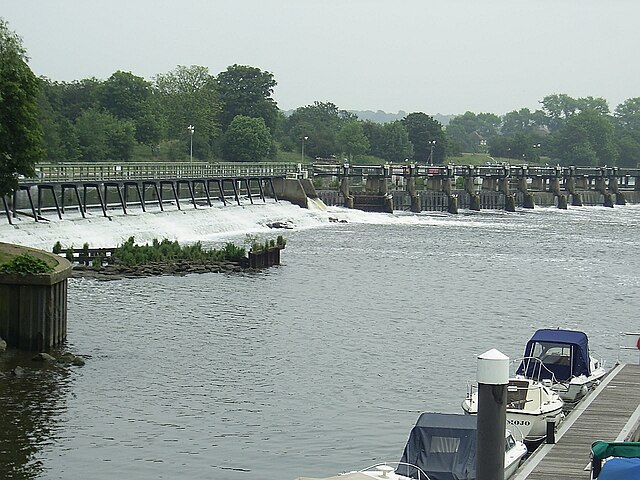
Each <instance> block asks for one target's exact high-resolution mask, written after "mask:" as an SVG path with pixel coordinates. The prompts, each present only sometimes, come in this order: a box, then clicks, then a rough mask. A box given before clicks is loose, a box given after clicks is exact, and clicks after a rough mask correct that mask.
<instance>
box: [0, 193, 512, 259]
mask: <svg viewBox="0 0 640 480" xmlns="http://www.w3.org/2000/svg"><path fill="white" fill-rule="evenodd" d="M171 208H175V207H167V208H166V210H165V211H164V212H162V211H160V210H157V209H156V210H154V209H153V207H151V208H150V209H148V211H147V212H146V213H145V212H143V211H142V210H140V209H135V208H129V209H128V213H127V214H126V215H125V214H124V213H122V211H121V210H118V209H112V210H109V211H108V212H107V213H108V217H104V216H103V215H102V212H101V211H100V210H94V211H92V212H89V213H87V218H82V216H81V215H80V214H79V213H78V212H77V211H70V212H68V213H66V214H64V215H63V217H62V220H60V219H59V218H58V217H57V216H56V215H55V213H53V212H48V213H47V214H46V215H45V217H46V220H45V221H40V222H35V221H34V220H33V219H32V218H30V217H27V216H19V217H18V218H15V219H13V223H14V224H13V225H10V224H9V223H8V222H7V221H6V217H4V218H3V217H0V241H1V242H6V243H15V244H19V245H25V246H29V247H34V248H40V249H43V250H50V249H51V248H52V247H53V245H54V244H55V243H56V242H57V241H60V242H61V243H62V244H63V246H65V247H68V246H74V247H76V248H77V247H80V246H82V245H83V244H84V243H85V242H86V243H89V245H90V246H91V247H93V248H100V247H114V246H116V245H119V244H121V243H122V242H123V241H125V240H126V239H127V238H129V237H131V236H134V237H135V240H136V243H139V244H143V243H146V242H151V241H152V240H153V239H155V238H157V239H162V238H168V239H171V240H178V241H180V242H183V243H192V242H196V241H201V242H210V243H216V242H222V241H227V240H229V239H236V238H238V237H239V236H241V235H244V234H256V235H258V236H265V235H269V234H273V233H275V232H280V233H282V231H281V230H278V229H272V228H270V227H269V226H268V225H269V224H271V223H276V222H281V223H286V224H287V225H289V226H290V227H292V228H293V229H296V230H304V229H308V228H318V227H323V226H328V225H329V224H332V223H336V222H340V223H358V224H372V225H443V226H446V225H460V224H464V225H466V226H468V227H474V226H476V227H483V228H487V227H490V226H491V224H492V222H491V221H490V220H489V217H491V216H493V215H498V216H502V215H503V214H504V213H503V212H495V211H494V212H484V213H483V215H484V218H483V219H482V220H480V219H478V220H477V221H476V220H475V219H472V218H471V217H468V216H467V217H465V216H464V215H461V216H459V217H456V216H452V215H448V214H443V213H439V212H424V213H421V214H418V215H416V214H412V213H408V212H395V213H394V214H388V213H374V212H363V211H360V210H348V209H345V208H342V207H328V206H326V205H324V204H323V203H322V202H321V201H320V200H316V201H312V202H310V203H309V208H308V209H304V208H300V207H298V206H296V205H292V204H291V203H289V202H286V201H280V202H269V203H266V204H254V205H251V204H247V205H244V204H243V205H227V206H213V207H199V208H197V209H194V208H190V207H185V208H183V210H177V209H173V210H172V209H171ZM3 221H4V222H3ZM285 232H286V230H285Z"/></svg>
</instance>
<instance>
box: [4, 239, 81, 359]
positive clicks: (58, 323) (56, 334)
mask: <svg viewBox="0 0 640 480" xmlns="http://www.w3.org/2000/svg"><path fill="white" fill-rule="evenodd" d="M0 250H2V251H3V252H7V253H10V254H12V255H20V254H22V253H29V254H31V255H34V256H36V257H38V258H41V259H47V258H48V259H53V260H55V261H56V262H57V265H56V267H55V270H54V272H53V273H51V274H43V275H17V274H0V337H2V338H3V339H4V340H6V342H7V345H9V346H11V347H16V348H20V349H23V350H31V351H46V350H48V349H50V348H52V347H55V346H57V345H60V344H61V343H62V342H64V340H65V339H66V337H67V279H68V278H69V276H70V275H71V269H72V267H71V264H70V263H69V261H67V260H66V259H65V258H62V257H60V256H58V255H53V254H50V253H48V252H43V251H42V250H36V249H33V248H28V247H22V246H18V245H11V244H7V243H0Z"/></svg>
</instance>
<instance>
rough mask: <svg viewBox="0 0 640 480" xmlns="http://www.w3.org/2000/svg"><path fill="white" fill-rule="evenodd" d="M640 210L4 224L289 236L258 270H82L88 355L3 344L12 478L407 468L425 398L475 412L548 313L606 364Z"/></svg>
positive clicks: (264, 210)
mask: <svg viewBox="0 0 640 480" xmlns="http://www.w3.org/2000/svg"><path fill="white" fill-rule="evenodd" d="M229 212H231V213H229ZM225 215H226V217H225ZM329 217H333V218H338V219H341V220H346V222H347V223H335V222H330V221H329ZM269 220H288V221H291V222H293V223H294V224H295V225H296V228H295V229H294V230H288V231H286V232H282V231H269V230H268V229H267V228H266V227H265V226H264V225H265V223H266V222H267V221H269ZM83 222H84V223H83ZM639 223H640V208H639V207H638V206H625V207H616V208H615V209H605V208H595V207H583V208H570V209H569V210H567V211H559V210H556V209H552V208H549V209H536V210H533V211H520V212H517V213H514V214H507V213H503V212H497V211H483V212H479V213H472V214H470V213H469V214H467V213H462V214H460V215H457V216H449V215H439V214H426V213H425V214H419V215H414V214H406V213H396V214H395V215H388V214H365V213H362V212H353V211H351V212H350V211H345V210H342V209H330V210H329V211H304V210H300V209H297V207H292V206H289V205H287V204H282V205H266V206H256V207H255V208H246V209H241V208H235V210H231V209H228V210H226V211H224V212H223V211H222V210H218V211H210V210H209V211H207V210H201V211H199V212H185V213H181V212H169V213H166V214H158V215H151V214H146V215H139V216H129V217H123V216H121V217H114V218H113V219H112V221H111V222H110V221H108V220H105V219H99V218H95V219H92V220H88V221H82V220H65V221H63V222H52V223H51V225H38V226H34V225H32V224H30V223H29V224H27V223H26V222H24V223H21V225H20V226H19V227H18V228H14V227H9V226H8V225H7V226H4V225H2V226H0V239H1V240H2V241H10V242H15V243H25V244H30V245H33V246H38V247H42V248H47V249H48V248H50V246H51V245H52V244H53V243H54V241H55V240H57V239H61V240H63V243H64V240H65V239H67V241H68V242H72V241H73V242H75V244H76V245H81V244H82V243H83V242H84V241H87V239H90V242H91V244H92V246H98V245H99V244H106V245H113V244H114V243H115V242H117V241H119V240H121V239H123V238H126V237H127V236H129V235H131V234H135V235H136V238H141V239H143V240H148V239H149V238H153V236H162V235H167V236H171V237H173V238H178V239H179V240H184V241H193V240H196V239H203V240H204V241H205V243H206V244H210V245H217V244H219V243H220V242H223V241H226V240H233V241H237V242H242V240H243V236H244V234H245V233H246V232H252V233H255V234H258V235H259V236H262V237H266V238H272V237H275V235H276V234H279V233H284V234H285V236H286V238H287V241H288V243H287V248H286V249H285V250H284V251H283V253H282V259H283V265H281V266H280V267H275V268H272V269H269V270H265V271H262V272H259V273H247V274H234V275H226V274H201V275H188V276H184V277H170V276H163V277H155V278H145V279H137V280H118V281H111V282H97V281H93V280H76V279H74V280H70V284H69V332H68V345H66V348H67V349H68V350H71V351H73V352H74V353H78V354H82V355H86V356H87V357H88V358H87V364H86V366H84V367H71V368H69V367H64V368H63V367H57V366H52V367H40V368H38V367H37V366H35V365H34V364H33V363H32V362H30V361H29V360H28V358H27V359H25V358H24V357H21V356H20V355H18V354H15V353H10V354H8V355H6V354H5V356H4V357H0V359H1V360H0V369H2V370H4V371H5V374H4V375H3V376H2V377H0V399H1V401H2V404H3V408H2V409H0V477H2V478H5V477H6V478H12V477H13V478H29V479H76V478H92V479H94V480H99V479H114V478H127V479H150V478H158V479H159V478H167V479H177V478H185V479H187V478H188V479H231V480H235V479H249V478H251V479H254V478H259V479H264V480H276V479H277V480H280V479H294V478H296V477H297V476H301V475H304V476H323V475H325V476H328V475H331V474H335V473H337V472H339V471H344V470H348V469H354V468H363V467H365V466H367V465H368V464H370V463H374V462H375V461H378V460H388V461H389V460H396V461H397V460H399V458H400V455H401V453H402V448H403V446H404V442H405V441H406V438H407V436H408V433H409V430H410V429H411V426H412V424H413V422H414V421H415V419H416V418H417V416H418V414H419V412H421V411H443V412H461V411H462V410H461V408H460V402H461V401H462V399H463V398H464V395H465V393H466V388H467V386H466V385H467V382H469V381H473V379H474V376H475V365H476V356H477V355H478V354H480V353H483V352H484V351H486V350H488V349H490V348H497V349H499V350H501V351H502V352H503V353H505V354H507V355H509V356H510V357H512V358H514V357H517V356H518V355H521V354H522V351H523V348H524V344H525V342H526V340H527V339H528V338H529V337H530V336H531V334H532V333H533V332H534V331H535V330H536V329H537V328H542V327H553V326H560V327H566V328H579V329H582V330H584V331H586V332H587V333H588V334H589V337H590V342H591V346H592V349H594V350H595V351H596V353H597V354H599V355H601V356H603V357H604V358H605V359H606V360H607V363H608V365H609V366H612V365H613V363H614V362H615V361H616V358H617V357H618V348H617V346H618V341H619V337H618V334H619V332H621V331H625V330H626V331H628V330H633V329H637V328H638V323H637V322H638V320H637V319H638V312H640V296H639V295H638V293H637V292H638V289H639V287H640V259H639V256H638V245H639V242H638V234H639V233H640V228H639ZM63 236H64V238H61V237H63ZM623 360H625V359H624V358H623ZM627 360H630V361H634V360H635V358H633V357H631V358H630V359H627ZM15 364H20V365H23V366H24V367H25V369H24V370H22V371H20V372H19V375H18V376H11V375H8V374H7V373H6V371H7V370H9V369H10V368H13V366H14V365H15ZM585 455H586V453H585Z"/></svg>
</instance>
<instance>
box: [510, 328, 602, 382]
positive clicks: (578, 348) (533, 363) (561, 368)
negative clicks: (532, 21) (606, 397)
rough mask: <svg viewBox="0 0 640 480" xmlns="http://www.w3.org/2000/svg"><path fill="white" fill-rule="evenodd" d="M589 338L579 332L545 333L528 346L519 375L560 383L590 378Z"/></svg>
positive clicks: (532, 339) (539, 333)
mask: <svg viewBox="0 0 640 480" xmlns="http://www.w3.org/2000/svg"><path fill="white" fill-rule="evenodd" d="M589 362H590V360H589V342H588V339H587V335H586V334H585V333H583V332H579V331H575V330H553V329H542V330H538V331H536V332H535V333H534V334H533V337H531V339H530V340H529V341H528V342H527V346H526V348H525V352H524V359H523V360H522V362H521V363H520V366H519V367H518V370H517V371H516V373H517V374H518V375H523V376H525V377H527V378H533V379H536V380H543V379H551V380H555V381H558V382H562V381H567V380H570V379H571V378H572V377H578V376H580V375H584V376H587V377H588V376H589V375H590V373H591V372H590V363H589Z"/></svg>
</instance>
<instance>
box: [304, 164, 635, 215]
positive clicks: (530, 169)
mask: <svg viewBox="0 0 640 480" xmlns="http://www.w3.org/2000/svg"><path fill="white" fill-rule="evenodd" d="M311 174H312V175H313V178H314V179H316V183H317V184H321V185H323V187H322V188H320V189H319V196H320V198H321V199H322V200H323V201H324V202H325V203H326V204H328V205H334V204H343V205H344V206H346V207H348V208H359V205H358V202H357V197H358V195H362V196H369V197H370V196H372V195H373V196H378V197H379V198H382V197H383V196H385V195H390V196H391V197H392V198H393V200H392V202H391V203H392V205H393V208H394V209H399V210H410V211H413V212H420V211H424V210H435V211H447V212H449V213H457V211H458V208H466V209H469V210H476V211H477V210H481V209H486V208H488V209H504V210H506V211H511V212H512V211H515V208H516V207H517V206H519V207H521V208H535V206H536V205H543V206H556V207H557V208H560V209H566V208H567V207H568V205H569V204H571V205H572V206H581V205H602V206H606V207H613V206H614V205H624V204H626V203H640V169H638V168H618V167H575V166H572V167H561V166H559V165H556V166H528V165H516V166H511V165H487V166H484V165H481V166H465V165H445V166H431V165H417V164H402V165H390V164H386V165H382V166H355V165H349V164H343V165H319V164H314V165H313V167H312V173H311ZM370 179H374V180H375V181H373V182H372V181H370ZM336 182H338V183H339V185H340V188H339V195H338V197H337V198H336V196H335V195H334V194H332V193H330V192H329V191H328V190H327V189H326V188H325V187H324V185H326V184H327V183H328V184H334V183H336ZM381 183H384V186H381V185H380V184H381ZM378 201H379V203H380V205H382V202H380V200H378ZM387 208H388V206H387V205H385V206H384V207H382V206H380V207H379V208H378V209H377V211H388V210H386V209H387ZM361 209H363V210H364V209H367V208H366V207H365V208H361Z"/></svg>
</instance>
